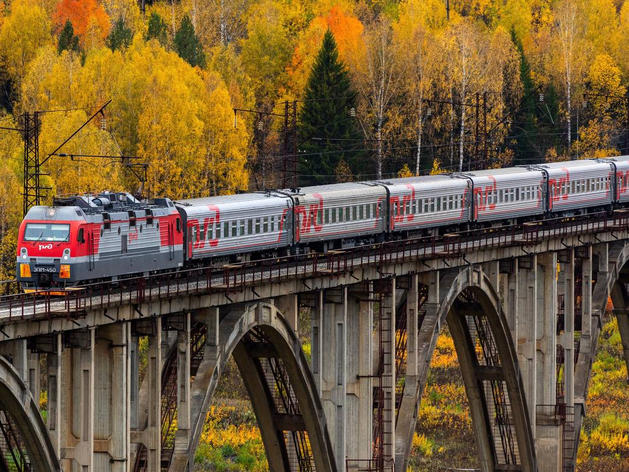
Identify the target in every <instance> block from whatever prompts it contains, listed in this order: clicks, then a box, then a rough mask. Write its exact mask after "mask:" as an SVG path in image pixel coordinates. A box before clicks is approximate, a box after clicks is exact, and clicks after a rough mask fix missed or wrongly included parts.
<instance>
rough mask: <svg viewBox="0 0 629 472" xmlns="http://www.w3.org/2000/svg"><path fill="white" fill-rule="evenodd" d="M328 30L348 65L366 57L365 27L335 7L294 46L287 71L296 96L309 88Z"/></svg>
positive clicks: (316, 19)
mask: <svg viewBox="0 0 629 472" xmlns="http://www.w3.org/2000/svg"><path fill="white" fill-rule="evenodd" d="M328 29H329V30H330V31H331V32H332V34H333V35H334V40H335V41H336V46H337V48H338V51H339V57H340V58H341V60H342V61H343V62H344V63H345V65H348V64H350V63H354V62H356V61H360V58H361V57H362V56H363V54H364V43H363V40H362V36H363V32H364V30H365V28H364V26H363V24H362V23H361V22H360V20H359V19H358V18H356V17H355V16H354V15H353V14H351V13H348V12H345V11H344V10H343V9H342V8H341V7H340V6H338V5H336V6H334V7H332V9H331V10H330V11H329V12H328V14H327V15H325V16H318V17H316V18H315V19H313V20H312V22H311V23H310V26H309V27H308V29H307V30H306V31H305V32H304V33H303V35H302V37H301V39H300V40H299V44H297V46H296V47H295V53H294V54H293V58H292V61H291V64H290V65H289V66H288V68H287V70H288V73H289V74H290V76H291V79H292V82H293V88H294V90H295V91H296V92H297V93H301V92H302V91H303V90H304V88H305V86H306V81H307V79H308V76H309V75H310V71H311V69H312V65H313V63H314V60H315V57H316V55H317V53H318V52H319V49H320V48H321V43H322V42H323V36H324V34H325V32H326V31H327V30H328Z"/></svg>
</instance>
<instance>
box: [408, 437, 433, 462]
mask: <svg viewBox="0 0 629 472" xmlns="http://www.w3.org/2000/svg"><path fill="white" fill-rule="evenodd" d="M433 447H434V442H433V441H431V440H429V439H428V438H426V436H425V435H423V434H420V433H417V432H415V433H413V450H414V451H419V452H420V453H421V454H422V456H424V457H430V456H432V450H433Z"/></svg>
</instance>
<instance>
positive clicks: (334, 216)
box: [330, 208, 336, 223]
mask: <svg viewBox="0 0 629 472" xmlns="http://www.w3.org/2000/svg"><path fill="white" fill-rule="evenodd" d="M330 213H332V223H336V208H331V209H330Z"/></svg>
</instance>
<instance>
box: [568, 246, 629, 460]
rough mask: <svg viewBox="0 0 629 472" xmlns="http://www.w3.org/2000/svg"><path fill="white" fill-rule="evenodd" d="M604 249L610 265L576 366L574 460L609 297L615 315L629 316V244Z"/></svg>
mask: <svg viewBox="0 0 629 472" xmlns="http://www.w3.org/2000/svg"><path fill="white" fill-rule="evenodd" d="M605 249H606V253H605V254H604V255H605V256H606V261H607V264H606V265H605V266H601V267H599V270H598V276H597V280H596V284H595V285H594V288H593V290H592V294H591V300H592V301H591V303H592V307H591V310H592V311H591V326H587V327H583V326H582V334H581V338H580V346H579V357H578V361H577V364H576V366H575V392H574V396H575V431H576V441H575V445H576V449H575V451H574V453H575V457H576V453H577V450H578V446H579V439H580V431H581V426H582V422H583V417H584V416H585V402H586V399H587V394H588V387H589V382H590V378H591V373H592V365H593V363H594V358H595V356H596V349H597V346H598V339H599V337H600V334H601V330H602V319H603V315H604V314H605V309H606V305H607V300H608V299H609V297H611V298H612V302H613V305H614V311H615V312H616V313H622V314H624V316H628V315H627V314H628V313H629V294H628V293H627V292H626V290H625V289H624V287H622V286H621V284H620V283H619V282H621V281H622V280H623V279H624V281H625V282H629V278H627V275H624V274H623V271H624V269H626V268H629V244H627V243H626V242H623V243H614V244H610V245H609V246H608V247H607V248H605ZM599 263H600V261H599ZM584 319H585V317H584ZM620 321H621V320H619V326H620V334H621V339H622V343H623V349H624V351H625V362H626V363H627V365H628V366H629V329H627V328H629V323H624V326H623V323H620ZM584 328H585V329H584Z"/></svg>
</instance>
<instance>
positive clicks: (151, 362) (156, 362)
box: [142, 318, 162, 472]
mask: <svg viewBox="0 0 629 472" xmlns="http://www.w3.org/2000/svg"><path fill="white" fill-rule="evenodd" d="M155 324H156V332H155V335H154V336H150V337H149V354H148V365H147V367H146V375H147V381H148V398H147V408H148V422H147V426H146V429H145V430H144V433H143V436H144V437H143V441H142V442H143V443H144V445H145V446H146V449H147V472H160V470H161V443H162V438H161V429H162V428H161V426H162V421H161V413H162V319H161V318H156V319H155Z"/></svg>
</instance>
